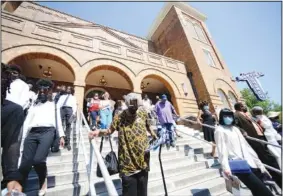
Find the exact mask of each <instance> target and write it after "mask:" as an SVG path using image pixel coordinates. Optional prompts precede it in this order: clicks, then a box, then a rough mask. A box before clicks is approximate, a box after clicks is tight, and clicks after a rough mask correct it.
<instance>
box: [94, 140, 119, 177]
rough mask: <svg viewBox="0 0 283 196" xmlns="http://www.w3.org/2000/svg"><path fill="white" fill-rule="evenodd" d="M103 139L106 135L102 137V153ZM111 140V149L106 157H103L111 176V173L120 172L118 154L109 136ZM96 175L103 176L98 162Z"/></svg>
mask: <svg viewBox="0 0 283 196" xmlns="http://www.w3.org/2000/svg"><path fill="white" fill-rule="evenodd" d="M109 137H110V136H109ZM103 139H104V137H102V138H101V143H100V153H101V151H102V147H103ZM109 142H110V147H111V151H110V152H109V153H108V154H107V155H106V156H105V157H102V159H103V160H104V163H105V165H106V168H107V170H108V172H109V175H110V176H111V175H114V174H117V173H119V164H118V159H117V157H116V154H115V152H114V151H113V147H112V142H111V138H109ZM96 175H97V177H100V178H101V177H103V176H102V173H101V170H100V167H99V165H98V164H97V169H96Z"/></svg>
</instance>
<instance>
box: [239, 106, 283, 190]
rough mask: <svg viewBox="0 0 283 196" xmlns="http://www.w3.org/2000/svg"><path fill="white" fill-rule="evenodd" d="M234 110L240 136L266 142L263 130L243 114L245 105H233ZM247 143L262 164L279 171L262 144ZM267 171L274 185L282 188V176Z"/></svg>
mask: <svg viewBox="0 0 283 196" xmlns="http://www.w3.org/2000/svg"><path fill="white" fill-rule="evenodd" d="M234 108H235V110H236V112H235V125H236V126H237V127H238V128H239V129H240V131H241V132H242V134H243V135H244V136H250V137H254V138H256V139H259V140H263V141H266V138H265V135H264V129H263V128H262V127H261V126H260V125H259V124H257V123H256V121H255V120H254V119H253V118H252V117H250V116H249V115H247V114H246V113H244V112H243V111H244V109H245V105H244V104H243V103H242V102H238V103H236V104H235V105H234ZM247 142H248V143H249V144H250V146H251V147H252V148H253V149H254V151H255V152H256V153H257V155H258V157H259V159H260V160H261V161H262V162H263V163H264V164H266V165H269V166H271V167H274V168H276V169H280V167H279V165H278V163H277V161H276V158H275V157H274V155H273V154H271V152H270V151H269V150H268V148H267V146H266V144H263V143H260V142H257V141H253V140H247ZM268 171H269V173H270V174H271V176H272V178H273V180H274V181H275V182H276V184H277V185H278V186H279V187H280V188H281V187H282V174H280V173H277V172H275V171H272V170H270V169H268Z"/></svg>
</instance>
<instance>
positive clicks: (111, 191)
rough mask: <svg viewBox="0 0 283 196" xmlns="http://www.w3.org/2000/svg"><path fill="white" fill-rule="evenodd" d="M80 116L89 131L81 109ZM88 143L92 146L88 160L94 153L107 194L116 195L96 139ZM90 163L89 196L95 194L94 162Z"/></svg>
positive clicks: (89, 130)
mask: <svg viewBox="0 0 283 196" xmlns="http://www.w3.org/2000/svg"><path fill="white" fill-rule="evenodd" d="M80 116H81V117H82V120H83V122H84V124H85V126H86V128H87V130H88V132H91V129H90V127H89V125H88V123H87V121H86V118H85V116H84V114H83V112H82V111H81V112H80ZM90 143H91V145H92V147H93V153H91V155H90V156H91V158H90V160H92V157H93V154H95V157H96V158H97V163H98V165H99V167H100V170H101V174H102V176H103V178H104V183H105V185H106V189H107V192H108V195H111V196H118V193H117V190H116V188H115V186H114V183H113V181H112V179H111V177H110V175H109V172H108V170H107V168H106V166H105V163H104V160H103V158H102V156H101V153H100V151H99V149H98V147H97V144H96V141H95V140H94V139H92V140H90ZM90 164H91V165H90V186H91V187H90V192H91V196H94V195H96V194H95V190H94V181H93V180H94V178H93V177H92V175H93V168H94V162H93V161H90ZM93 191H94V194H93V193H92V192H93Z"/></svg>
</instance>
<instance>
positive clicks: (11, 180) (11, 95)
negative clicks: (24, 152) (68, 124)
mask: <svg viewBox="0 0 283 196" xmlns="http://www.w3.org/2000/svg"><path fill="white" fill-rule="evenodd" d="M21 73H22V69H21V67H19V66H17V65H8V66H7V70H6V74H7V75H6V76H7V78H5V79H7V80H5V81H4V82H3V84H1V89H2V90H4V91H6V93H5V97H3V99H5V100H4V101H3V100H2V101H3V102H2V105H1V147H2V162H1V164H2V172H3V180H2V183H1V187H2V188H5V187H6V186H7V188H8V191H11V190H12V189H18V190H21V185H20V182H21V179H22V176H21V174H20V173H19V171H18V159H19V157H20V145H21V127H22V125H23V123H24V119H25V115H24V109H25V108H26V106H27V105H28V103H29V86H28V84H27V83H25V82H24V81H23V80H21V79H20V75H21ZM1 79H2V78H1ZM1 81H2V80H1ZM4 84H5V86H3V87H4V88H2V85H4ZM2 93H3V92H2Z"/></svg>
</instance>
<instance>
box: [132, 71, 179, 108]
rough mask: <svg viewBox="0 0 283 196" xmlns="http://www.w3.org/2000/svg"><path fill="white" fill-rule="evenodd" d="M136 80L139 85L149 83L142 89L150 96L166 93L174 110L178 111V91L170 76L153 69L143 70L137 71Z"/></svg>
mask: <svg viewBox="0 0 283 196" xmlns="http://www.w3.org/2000/svg"><path fill="white" fill-rule="evenodd" d="M137 81H139V84H140V85H141V84H142V83H144V84H145V85H146V84H148V83H149V84H148V86H147V87H146V88H145V89H143V90H142V91H143V93H146V94H149V93H152V95H151V96H152V98H154V97H153V96H155V95H158V96H160V95H161V94H167V96H168V98H169V100H170V101H171V102H172V103H173V105H174V107H175V109H176V111H177V112H178V113H179V108H178V104H177V100H176V97H177V96H176V95H178V96H179V95H180V91H179V89H178V88H177V86H176V84H175V83H174V82H173V81H172V80H171V78H169V77H168V76H167V75H165V74H164V73H162V72H160V71H156V70H155V72H152V71H148V70H145V71H142V72H140V73H139V75H138V80H137ZM153 103H154V101H153Z"/></svg>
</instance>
